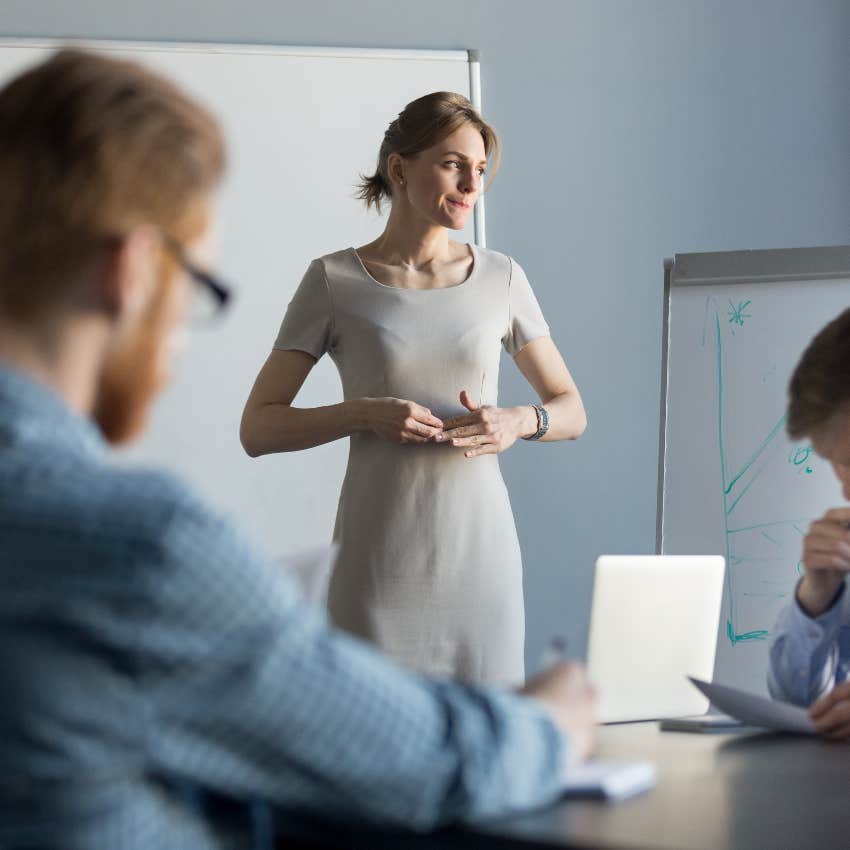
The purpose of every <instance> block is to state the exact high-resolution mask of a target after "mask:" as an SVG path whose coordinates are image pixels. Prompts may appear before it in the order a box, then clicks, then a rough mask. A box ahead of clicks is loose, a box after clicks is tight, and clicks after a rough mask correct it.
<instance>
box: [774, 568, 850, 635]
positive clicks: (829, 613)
mask: <svg viewBox="0 0 850 850" xmlns="http://www.w3.org/2000/svg"><path fill="white" fill-rule="evenodd" d="M801 581H802V579H801ZM797 587H799V582H798V583H797ZM797 587H795V588H794V601H793V603H792V604H791V607H790V609H789V612H788V613H789V619H790V624H789V625H790V626H791V628H792V630H793V631H794V633H795V634H797V635H800V636H801V637H802V638H804V641H805V643H807V644H809V645H810V646H812V647H815V646H819V645H820V644H822V643H823V642H824V641H827V640H829V639H830V638H831V637H833V636H835V635H837V633H838V630H839V629H840V628H841V626H842V623H843V618H842V608H843V607H844V606H843V601H844V596H845V591H846V589H847V585H846V583H844V582H842V583H841V587H840V588H839V589H838V593H836V594H835V598H834V599H833V600H832V605H830V607H829V608H828V609H827V610H826V611H824V612H823V614H821V615H820V616H818V617H810V616H809V615H808V614H807V613H806V612H805V611H804V610H803V609H802V607H801V606H800V603H799V601H798V600H797Z"/></svg>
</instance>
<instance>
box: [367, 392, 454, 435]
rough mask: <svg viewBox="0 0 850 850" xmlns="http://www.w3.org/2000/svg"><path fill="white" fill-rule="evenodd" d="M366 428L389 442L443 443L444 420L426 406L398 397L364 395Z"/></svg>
mask: <svg viewBox="0 0 850 850" xmlns="http://www.w3.org/2000/svg"><path fill="white" fill-rule="evenodd" d="M361 401H362V402H363V403H364V405H365V408H364V409H365V420H366V425H367V428H368V430H370V431H374V432H375V433H376V434H377V435H378V436H379V437H381V438H383V439H384V440H387V441H389V442H391V443H401V444H404V443H428V442H430V441H432V440H433V441H435V442H438V443H439V442H442V441H443V440H444V439H445V437H444V436H443V423H442V421H441V420H440V419H437V417H436V416H434V415H433V414H432V413H431V411H430V410H428V408H427V407H423V406H422V405H421V404H416V402H414V401H406V400H405V399H401V398H364V399H361Z"/></svg>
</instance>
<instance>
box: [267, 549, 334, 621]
mask: <svg viewBox="0 0 850 850" xmlns="http://www.w3.org/2000/svg"><path fill="white" fill-rule="evenodd" d="M338 550H339V546H337V544H336V543H332V544H331V545H330V546H316V547H314V548H312V549H305V550H302V551H300V552H293V553H291V554H289V555H284V556H283V557H280V558H277V559H276V560H277V563H278V564H280V565H281V566H282V567H284V568H285V569H288V570H290V571H291V573H292V575H293V576H294V577H295V579H296V581H297V582H298V585H299V586H300V588H301V592H302V594H303V595H304V598H305V599H306V600H307V602H309V603H311V604H312V605H317V606H318V607H320V608H322V607H324V605H325V601H326V599H327V595H328V581H329V579H330V575H331V570H332V569H333V565H334V561H336V555H337V551H338Z"/></svg>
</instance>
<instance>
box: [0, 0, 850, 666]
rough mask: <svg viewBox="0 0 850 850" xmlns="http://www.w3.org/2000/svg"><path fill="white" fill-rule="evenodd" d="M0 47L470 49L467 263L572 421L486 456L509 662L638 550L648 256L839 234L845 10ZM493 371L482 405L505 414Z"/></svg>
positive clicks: (292, 24)
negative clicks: (507, 560)
mask: <svg viewBox="0 0 850 850" xmlns="http://www.w3.org/2000/svg"><path fill="white" fill-rule="evenodd" d="M0 32H2V34H3V35H7V36H73V37H81V38H83V37H105V38H131V39H156V40H180V39H183V40H196V41H228V42H255V41H256V42H270V43H279V44H305V45H345V46H376V47H428V48H478V49H480V50H481V51H482V90H483V98H484V111H485V113H486V115H487V117H488V118H489V119H490V120H491V121H492V122H493V123H494V124H495V125H496V126H497V127H498V128H499V129H500V130H501V132H502V135H503V140H504V144H505V161H504V165H503V167H502V171H501V174H500V175H499V179H498V181H497V182H496V184H495V186H494V188H493V191H492V194H491V195H490V196H489V198H488V206H487V224H488V244H489V246H490V247H493V248H497V249H500V250H502V251H505V252H508V253H511V254H513V255H514V256H516V257H517V258H518V259H519V260H520V261H521V262H522V264H523V265H524V267H525V268H526V270H527V272H528V274H529V277H530V279H531V281H532V283H533V285H534V286H535V288H536V291H537V293H538V296H539V298H540V301H541V302H542V304H543V307H544V310H545V312H546V314H547V316H548V318H549V320H550V323H551V325H552V329H553V334H554V336H555V338H556V341H557V342H558V344H559V345H560V347H561V349H562V351H563V352H564V355H565V357H566V359H567V362H568V364H569V365H570V367H571V368H572V371H573V373H574V375H575V377H576V379H577V381H578V383H579V386H580V388H581V391H582V394H583V396H584V399H585V402H586V404H587V408H588V413H589V419H590V425H589V428H588V430H587V433H586V434H585V436H584V437H583V438H582V439H581V440H580V441H579V442H578V443H576V444H571V445H563V444H562V445H557V444H555V445H545V446H541V445H524V444H523V445H520V446H518V447H516V448H515V449H512V450H511V451H510V452H509V453H507V454H506V455H504V456H503V468H504V471H505V475H506V478H507V480H508V485H509V488H510V492H511V498H512V501H513V505H514V511H515V513H516V517H517V523H518V527H519V532H520V539H521V542H522V546H523V551H524V558H525V573H526V607H527V611H528V614H529V616H528V652H527V655H528V659H529V663H530V664H533V663H535V660H536V658H537V655H538V653H539V652H540V650H541V648H542V646H543V644H544V642H545V641H546V639H547V637H548V636H549V635H551V634H554V633H562V634H564V635H566V636H567V637H568V639H569V640H570V642H571V644H572V646H573V647H574V648H575V650H576V652H578V653H582V652H583V651H584V646H585V641H586V631H587V620H588V613H589V603H590V581H591V574H592V566H593V562H594V560H595V558H596V556H597V555H598V554H600V553H601V552H620V553H626V552H633V553H644V552H651V551H653V548H654V541H655V509H656V472H657V460H658V458H657V442H658V404H659V382H660V364H659V360H660V352H661V306H662V305H661V295H662V273H661V261H662V258H663V257H664V256H666V255H670V254H672V253H675V252H688V251H719V250H727V249H739V248H774V247H794V246H805V245H827V244H837V243H844V242H847V241H848V234H850V3H848V2H846V0H796V1H795V0H710V2H696V1H695V0H647V2H617V0H523V2H519V0H515V1H514V2H508V1H507V0H488V2H483V0H479V2H472V0H453V1H452V2H447V0H430V2H427V3H426V2H419V3H412V2H409V0H371V2H356V3H355V2H351V0H243V2H240V3H234V2H224V0H184V2H180V3H176V2H174V0H171V2H166V0H148V2H146V3H143V4H125V3H115V2H114V0H110V2H107V0H101V1H100V2H96V0H78V2H76V3H73V4H70V3H67V2H58V0H52V2H46V0H42V2H38V3H33V2H32V0H6V2H4V3H3V4H2V6H0ZM388 117H389V116H388ZM292 250H298V248H297V246H292ZM504 367H505V368H504V379H503V401H504V402H506V403H520V402H524V401H526V400H528V399H529V398H530V396H531V394H530V392H529V390H528V388H527V387H526V386H524V384H523V381H522V380H521V378H519V377H518V376H517V374H516V373H515V370H514V369H513V367H512V365H511V364H510V363H508V362H505V364H504Z"/></svg>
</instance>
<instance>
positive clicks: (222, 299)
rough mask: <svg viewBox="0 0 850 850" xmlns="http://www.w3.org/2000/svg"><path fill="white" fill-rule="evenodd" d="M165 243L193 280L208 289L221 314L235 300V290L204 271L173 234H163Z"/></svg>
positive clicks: (217, 310)
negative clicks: (192, 259)
mask: <svg viewBox="0 0 850 850" xmlns="http://www.w3.org/2000/svg"><path fill="white" fill-rule="evenodd" d="M163 244H164V245H165V247H166V248H167V249H168V252H169V253H170V254H171V256H172V257H174V259H175V260H177V262H178V263H179V264H180V267H181V268H182V269H183V271H185V272H186V274H188V275H189V277H191V278H192V280H194V281H195V283H197V284H198V285H199V286H202V287H204V288H205V289H206V290H208V291H209V292H210V293H211V294H212V296H213V300H214V301H215V315H216V316H220V315H221V314H222V313H223V312H224V311H225V310H226V309H227V307H228V306H229V305H230V303H231V301H232V300H233V290H232V289H231V287H229V286H228V285H227V284H226V283H224V281H222V280H221V278H219V277H217V276H216V275H214V274H212V273H211V272H208V271H204V269H202V268H200V267H199V266H196V265H195V263H193V262H192V261H191V260H190V259H189V258H188V257H187V256H186V252H185V251H184V250H183V246H182V245H181V244H180V243H179V242H178V241H177V240H176V239H174V238H173V237H172V236H168V235H167V234H166V235H164V236H163Z"/></svg>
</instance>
